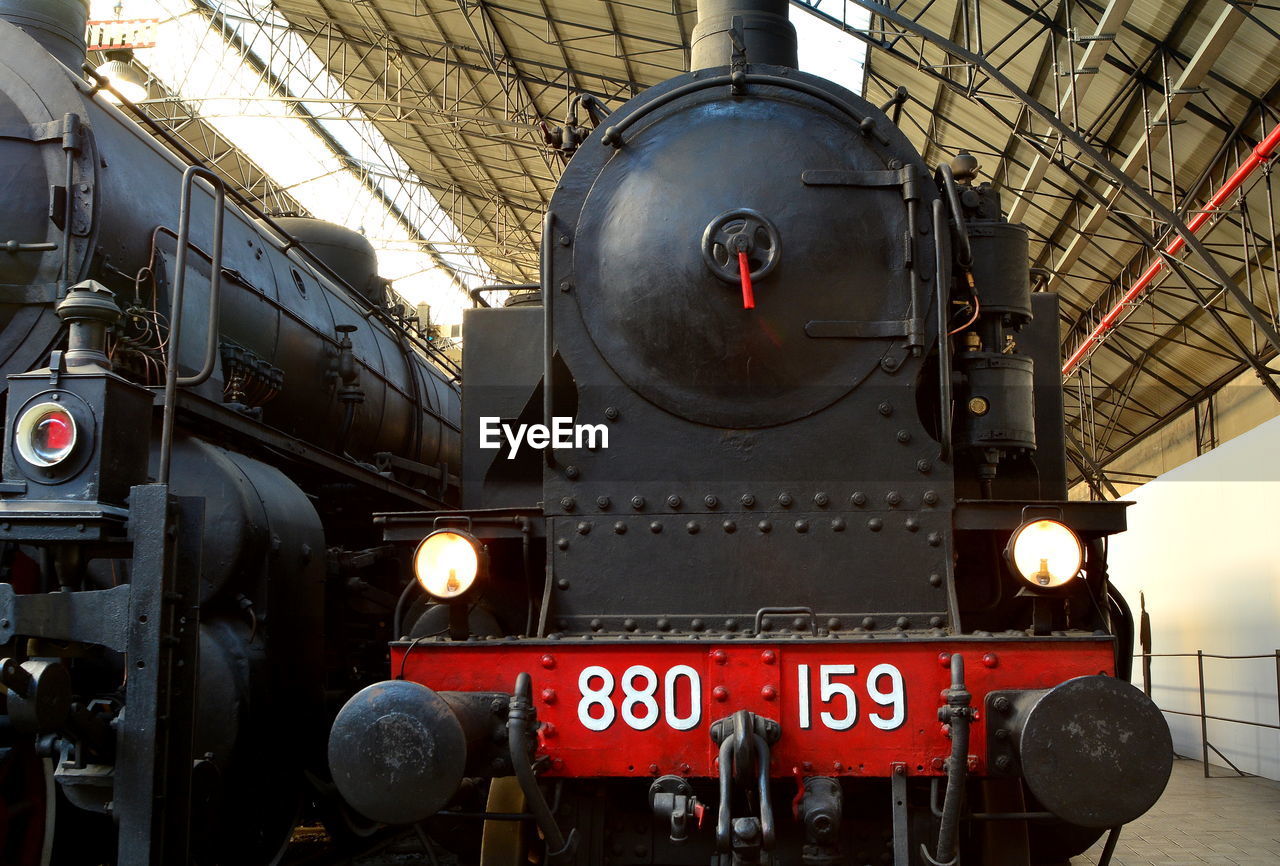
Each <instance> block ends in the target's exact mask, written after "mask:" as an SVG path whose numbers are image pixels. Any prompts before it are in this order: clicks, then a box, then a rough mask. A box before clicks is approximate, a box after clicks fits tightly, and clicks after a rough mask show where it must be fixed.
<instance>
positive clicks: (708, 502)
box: [702, 493, 720, 508]
mask: <svg viewBox="0 0 1280 866" xmlns="http://www.w3.org/2000/svg"><path fill="white" fill-rule="evenodd" d="M702 504H703V505H705V506H707V507H708V508H718V507H719V506H720V500H719V499H717V498H716V497H714V496H712V495H711V494H710V493H708V494H707V495H706V496H704V497H702Z"/></svg>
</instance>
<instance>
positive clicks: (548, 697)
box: [542, 689, 556, 704]
mask: <svg viewBox="0 0 1280 866" xmlns="http://www.w3.org/2000/svg"><path fill="white" fill-rule="evenodd" d="M542 702H543V703H544V704H554V703H555V702H556V690H555V689H543V690H542Z"/></svg>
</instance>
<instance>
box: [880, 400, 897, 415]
mask: <svg viewBox="0 0 1280 866" xmlns="http://www.w3.org/2000/svg"><path fill="white" fill-rule="evenodd" d="M876 411H877V412H879V413H880V414H881V415H883V416H884V417H886V418H888V417H889V416H890V415H892V414H893V406H892V405H891V404H890V403H889V401H888V400H885V401H884V402H883V403H881V404H880V405H879V406H877V407H876Z"/></svg>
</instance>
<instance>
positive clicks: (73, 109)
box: [0, 0, 460, 864]
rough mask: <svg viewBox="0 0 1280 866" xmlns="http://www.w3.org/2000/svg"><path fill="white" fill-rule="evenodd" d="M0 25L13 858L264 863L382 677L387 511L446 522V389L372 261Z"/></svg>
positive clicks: (76, 26) (22, 23) (334, 808)
mask: <svg viewBox="0 0 1280 866" xmlns="http://www.w3.org/2000/svg"><path fill="white" fill-rule="evenodd" d="M86 17H87V3H85V2H83V0H46V2H40V3H20V2H12V0H3V2H0V172H3V178H4V180H3V183H2V184H0V196H2V201H3V207H0V366H2V367H3V370H4V372H5V374H6V375H7V378H5V379H4V380H3V381H4V389H5V401H6V415H5V426H4V437H5V443H4V449H3V454H4V458H3V467H4V469H3V480H2V481H0V541H2V542H3V557H2V558H0V569H2V573H0V682H2V683H3V688H0V780H3V783H2V787H0V797H2V798H3V807H4V808H2V809H0V816H3V817H2V818H0V861H2V862H5V863H15V864H39V863H46V862H55V863H100V862H106V861H111V862H115V863H119V864H127V863H137V864H142V863H166V864H168V863H187V862H200V863H267V862H272V861H273V860H274V859H275V858H276V857H277V856H278V854H279V852H280V850H281V849H282V847H283V846H284V844H285V843H286V842H287V840H288V838H289V835H290V831H291V829H292V827H293V826H294V824H295V823H296V821H297V820H298V817H299V815H300V814H301V813H302V811H303V809H304V808H312V807H315V808H316V809H318V810H319V813H320V815H321V816H322V817H323V818H324V819H325V820H326V823H328V824H329V825H330V826H331V827H332V829H333V832H334V833H335V834H337V835H339V836H344V835H345V837H346V838H351V837H353V836H359V835H361V834H364V833H367V832H369V831H370V830H371V829H372V828H373V827H374V826H375V825H372V824H370V822H368V821H367V820H365V819H363V818H361V817H360V816H359V815H356V814H355V813H352V812H351V811H350V810H349V809H348V808H347V807H346V806H345V805H344V804H343V803H342V801H341V799H340V798H338V797H337V796H336V795H335V793H334V790H333V786H332V784H331V782H330V781H329V779H328V771H327V768H326V763H325V760H324V742H325V732H326V730H327V728H328V719H330V718H331V717H332V715H333V713H334V712H335V711H336V709H337V707H338V706H340V705H341V703H342V701H343V700H345V699H346V697H348V696H349V695H350V694H351V693H353V692H354V691H355V690H356V689H357V688H359V687H360V686H361V685H364V684H366V683H368V682H371V681H373V680H374V679H376V676H374V674H373V672H374V671H375V670H376V669H377V668H380V667H384V666H385V664H386V661H385V659H386V641H387V637H388V635H389V634H390V633H391V632H390V624H391V621H392V619H393V612H394V610H395V605H396V601H397V598H398V596H399V593H400V591H401V588H402V587H401V583H402V581H401V579H400V577H399V575H400V574H401V573H402V571H403V567H404V566H403V564H402V563H398V562H396V561H395V557H396V556H397V552H396V551H395V550H394V549H393V548H389V547H388V546H386V545H385V544H383V543H382V542H381V540H380V539H379V538H378V537H377V534H376V532H375V531H374V528H373V526H372V524H371V522H370V520H369V514H370V513H371V512H372V511H375V510H403V509H434V508H440V507H443V506H446V505H454V506H456V505H457V504H458V483H459V482H458V472H459V468H458V452H459V435H458V431H459V424H460V409H459V394H458V390H457V385H456V380H455V376H456V373H457V371H456V369H453V368H450V367H449V366H448V362H447V359H445V358H444V357H443V356H442V355H440V354H439V353H438V352H436V351H435V350H434V349H433V347H432V346H431V345H430V344H429V342H428V340H427V338H426V337H425V335H424V334H423V333H422V332H421V330H420V329H419V327H418V326H417V323H416V322H411V321H410V320H409V318H408V317H407V316H406V315H405V311H404V307H403V304H402V303H400V302H399V301H398V300H397V299H396V298H395V297H394V295H393V294H392V293H390V291H389V289H388V286H387V284H386V282H385V281H384V280H382V279H381V278H379V277H378V275H377V272H376V261H375V256H374V252H373V249H372V247H371V246H370V245H369V243H368V241H366V240H365V239H364V238H363V237H361V236H360V235H358V234H356V233H355V232H350V231H348V230H345V229H342V228H340V227H338V226H332V225H329V224H326V223H320V222H318V221H314V220H304V219H298V218H290V219H276V220H273V219H269V218H267V217H265V216H264V215H262V214H261V213H256V212H254V211H253V210H252V209H251V207H250V205H248V203H246V202H241V203H240V204H239V205H237V204H235V203H233V202H232V201H230V200H229V199H228V194H227V191H226V190H225V188H224V186H223V184H222V182H221V181H220V180H218V178H217V176H216V175H215V174H214V173H213V172H211V171H209V170H207V169H205V168H201V167H199V166H193V165H189V164H188V163H186V162H184V161H183V160H182V159H180V158H178V157H177V156H175V155H174V154H173V153H171V152H170V151H169V150H167V149H166V148H165V147H163V146H162V145H160V144H159V143H157V141H156V140H155V139H154V138H153V137H152V136H150V135H149V134H148V133H147V132H146V131H144V130H143V129H142V128H141V127H139V126H138V125H137V124H136V123H134V122H133V121H131V120H129V119H127V118H126V116H125V115H124V114H123V113H122V112H121V111H120V110H118V109H117V108H116V107H115V106H113V105H112V104H110V103H109V102H108V101H107V100H106V99H105V98H104V96H103V94H102V92H101V90H102V87H103V86H104V85H103V83H102V82H101V81H100V80H98V79H95V78H93V76H92V74H91V73H90V77H89V78H88V79H86V78H85V77H84V72H83V71H82V67H83V64H84V60H85V45H84V32H85V22H86Z"/></svg>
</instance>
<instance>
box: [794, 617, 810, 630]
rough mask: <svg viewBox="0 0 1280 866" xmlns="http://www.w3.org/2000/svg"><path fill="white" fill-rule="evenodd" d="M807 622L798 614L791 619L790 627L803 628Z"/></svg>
mask: <svg viewBox="0 0 1280 866" xmlns="http://www.w3.org/2000/svg"><path fill="white" fill-rule="evenodd" d="M808 624H809V620H807V619H805V618H804V617H802V616H798V617H796V618H795V619H793V620H791V627H792V628H795V629H803V628H804V627H805V626H807V625H808Z"/></svg>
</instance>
